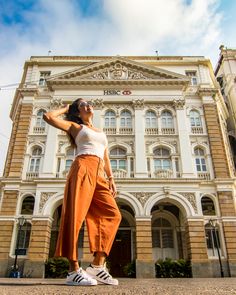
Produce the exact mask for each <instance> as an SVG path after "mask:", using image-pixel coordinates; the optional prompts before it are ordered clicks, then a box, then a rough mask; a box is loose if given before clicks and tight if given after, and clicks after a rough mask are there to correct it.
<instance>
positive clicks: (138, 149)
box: [133, 99, 148, 178]
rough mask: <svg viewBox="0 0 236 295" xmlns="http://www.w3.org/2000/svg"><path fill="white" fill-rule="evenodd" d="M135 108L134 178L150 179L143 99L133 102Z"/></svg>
mask: <svg viewBox="0 0 236 295" xmlns="http://www.w3.org/2000/svg"><path fill="white" fill-rule="evenodd" d="M133 106H134V108H135V118H134V128H135V155H136V156H135V171H134V177H137V178H142V177H145V178H147V177H148V174H147V159H146V150H145V140H144V136H145V118H144V101H143V100H141V99H136V100H133Z"/></svg>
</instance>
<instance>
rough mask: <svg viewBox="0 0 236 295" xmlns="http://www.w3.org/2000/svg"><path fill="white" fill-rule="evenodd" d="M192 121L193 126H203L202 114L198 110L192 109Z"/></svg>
mask: <svg viewBox="0 0 236 295" xmlns="http://www.w3.org/2000/svg"><path fill="white" fill-rule="evenodd" d="M190 123H191V127H201V126H202V123H201V116H200V114H199V112H198V111H194V110H193V111H190Z"/></svg>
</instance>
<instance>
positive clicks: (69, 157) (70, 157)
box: [65, 148, 76, 172]
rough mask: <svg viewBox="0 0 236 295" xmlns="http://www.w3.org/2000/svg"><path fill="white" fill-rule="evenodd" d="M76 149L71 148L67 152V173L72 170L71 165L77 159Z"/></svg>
mask: <svg viewBox="0 0 236 295" xmlns="http://www.w3.org/2000/svg"><path fill="white" fill-rule="evenodd" d="M75 151H76V150H75V149H74V148H69V149H67V151H66V164H65V172H68V171H69V170H70V167H71V164H72V162H73V161H74V158H75Z"/></svg>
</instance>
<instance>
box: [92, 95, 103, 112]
mask: <svg viewBox="0 0 236 295" xmlns="http://www.w3.org/2000/svg"><path fill="white" fill-rule="evenodd" d="M91 101H92V103H93V107H94V109H97V110H101V109H103V108H104V103H103V99H102V98H96V99H92V100H91Z"/></svg>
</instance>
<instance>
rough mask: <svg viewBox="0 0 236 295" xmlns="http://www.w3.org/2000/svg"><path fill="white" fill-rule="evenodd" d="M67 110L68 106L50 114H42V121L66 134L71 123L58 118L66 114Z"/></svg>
mask: <svg viewBox="0 0 236 295" xmlns="http://www.w3.org/2000/svg"><path fill="white" fill-rule="evenodd" d="M68 110H69V105H67V106H65V107H63V108H60V109H58V110H54V111H51V112H47V113H44V115H43V119H44V120H45V121H46V122H47V123H48V124H50V125H52V126H53V127H56V128H59V129H61V130H63V131H66V132H68V131H69V130H70V128H71V125H72V122H70V121H66V120H63V119H60V118H58V117H59V116H60V115H63V114H66V113H67V112H68Z"/></svg>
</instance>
